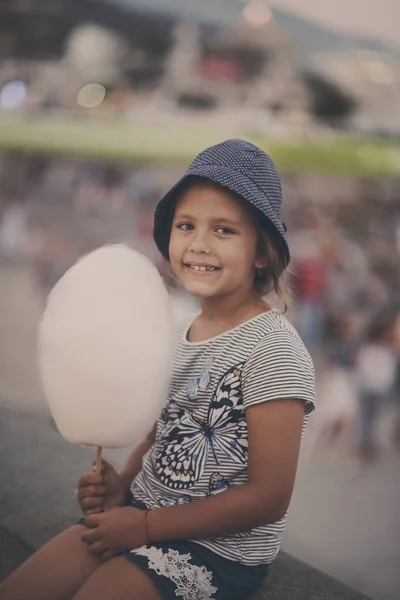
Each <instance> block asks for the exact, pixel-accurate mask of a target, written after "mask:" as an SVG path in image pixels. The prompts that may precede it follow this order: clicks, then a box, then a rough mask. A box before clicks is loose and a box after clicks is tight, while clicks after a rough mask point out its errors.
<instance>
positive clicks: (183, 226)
mask: <svg viewBox="0 0 400 600" xmlns="http://www.w3.org/2000/svg"><path fill="white" fill-rule="evenodd" d="M177 227H178V229H181V230H182V231H192V229H193V225H191V224H190V223H179V224H178V225H177Z"/></svg>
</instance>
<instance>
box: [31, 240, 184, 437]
mask: <svg viewBox="0 0 400 600" xmlns="http://www.w3.org/2000/svg"><path fill="white" fill-rule="evenodd" d="M173 338H174V332H173V325H172V319H171V314H170V303H169V298H168V293H167V290H166V288H165V287H164V284H163V282H162V279H161V277H160V275H159V273H158V271H157V269H156V267H155V266H154V265H153V264H152V263H151V262H150V261H149V260H148V259H147V258H145V257H144V256H142V255H141V254H139V253H138V252H136V251H134V250H132V249H130V248H128V247H127V246H125V245H114V246H104V247H102V248H99V249H98V250H95V251H94V252H92V253H90V254H88V255H87V256H85V257H83V258H81V259H80V260H79V261H78V262H77V263H76V264H75V265H74V266H73V267H72V268H71V269H70V270H69V271H67V273H66V274H65V275H64V276H63V277H62V279H61V280H60V281H59V282H58V283H57V284H56V286H55V287H54V289H53V290H52V292H51V293H50V296H49V298H48V302H47V306H46V310H45V312H44V316H43V320H42V322H41V324H40V328H39V343H38V354H39V367H40V373H41V378H42V382H43V389H44V392H45V396H46V398H47V401H48V404H49V407H50V410H51V412H52V415H53V417H54V420H55V422H56V424H57V427H58V429H59V431H60V433H61V434H62V435H63V437H64V438H65V439H66V440H67V441H68V442H71V443H72V444H82V445H96V446H104V447H108V448H118V447H119V448H120V447H124V446H128V445H132V444H135V443H137V442H138V441H139V440H140V439H141V438H142V437H143V436H145V435H146V434H147V433H149V432H150V431H151V429H152V427H153V425H154V423H155V421H156V420H157V418H158V417H159V415H160V411H161V409H162V406H163V404H164V402H165V394H166V389H167V385H168V381H169V376H170V369H171V364H172V360H171V359H172V355H173V350H174V349H173Z"/></svg>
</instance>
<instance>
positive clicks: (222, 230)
mask: <svg viewBox="0 0 400 600" xmlns="http://www.w3.org/2000/svg"><path fill="white" fill-rule="evenodd" d="M217 232H218V233H222V235H231V234H233V233H235V232H234V231H233V229H230V228H229V227H218V229H217Z"/></svg>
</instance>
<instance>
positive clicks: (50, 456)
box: [0, 402, 367, 600]
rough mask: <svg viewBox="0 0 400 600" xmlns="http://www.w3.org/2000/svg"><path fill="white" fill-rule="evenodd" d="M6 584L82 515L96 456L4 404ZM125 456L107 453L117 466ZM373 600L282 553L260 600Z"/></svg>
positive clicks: (0, 496) (1, 529)
mask: <svg viewBox="0 0 400 600" xmlns="http://www.w3.org/2000/svg"><path fill="white" fill-rule="evenodd" d="M0 439H1V448H2V464H1V469H0V490H1V493H0V581H1V580H2V579H4V578H5V577H7V575H8V574H9V573H11V572H12V571H13V570H14V569H15V568H16V567H17V566H18V565H19V564H21V563H22V562H23V561H24V560H26V558H27V557H28V556H29V555H30V554H31V553H32V552H33V551H34V550H35V549H37V548H39V547H40V546H41V545H42V544H43V543H45V542H46V541H47V540H48V539H50V538H51V537H53V536H54V535H56V534H57V533H59V532H60V531H62V530H63V529H65V528H66V527H68V526H69V525H70V524H71V523H73V522H74V521H75V520H76V519H77V518H78V516H80V515H79V509H78V507H77V504H76V500H75V487H76V482H77V480H78V478H79V476H80V475H81V474H82V473H83V472H85V471H86V470H89V469H90V465H91V461H92V458H93V451H92V450H90V449H87V448H77V447H72V446H70V445H68V444H67V443H66V442H64V441H63V440H62V438H61V437H60V435H59V434H58V432H57V431H55V429H54V427H53V426H52V425H51V421H50V419H49V417H48V416H47V415H46V414H45V413H44V414H43V415H41V414H40V413H35V414H32V413H29V412H28V413H27V412H23V411H22V410H21V409H18V410H16V409H15V408H12V407H10V406H8V405H6V404H5V403H2V402H0ZM122 454H123V453H121V452H110V453H107V459H108V460H111V461H112V462H114V463H118V462H120V461H121V460H122ZM278 598H279V599H280V600H338V599H340V600H363V599H364V600H367V598H366V596H363V595H362V594H359V593H358V592H355V591H354V590H351V589H349V588H348V587H346V586H344V585H342V584H341V583H339V582H338V581H336V580H334V579H332V578H331V577H328V576H327V575H324V574H323V573H321V572H319V571H317V570H316V569H314V568H312V567H310V566H309V565H306V564H304V563H302V562H300V561H298V560H296V559H295V558H293V557H291V556H289V555H287V554H285V553H284V552H281V553H280V554H279V556H278V558H277V559H276V561H275V562H274V564H273V565H272V567H271V571H270V576H269V577H268V580H267V581H266V583H265V585H264V587H263V589H262V590H261V591H260V592H259V593H258V594H257V595H256V597H255V598H254V600H274V599H278Z"/></svg>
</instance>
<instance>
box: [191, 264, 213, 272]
mask: <svg viewBox="0 0 400 600" xmlns="http://www.w3.org/2000/svg"><path fill="white" fill-rule="evenodd" d="M190 268H191V269H193V270H194V271H215V268H214V267H199V266H197V265H190Z"/></svg>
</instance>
